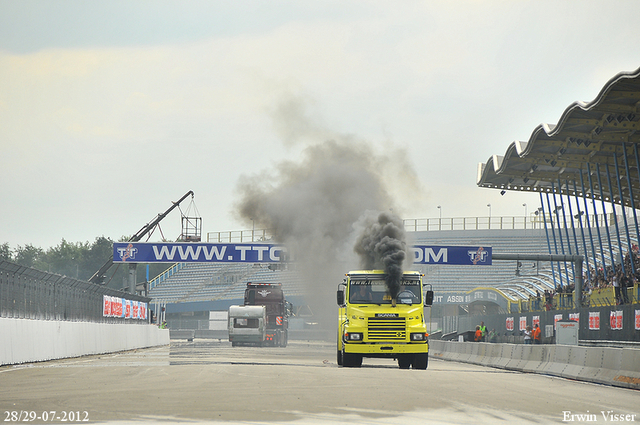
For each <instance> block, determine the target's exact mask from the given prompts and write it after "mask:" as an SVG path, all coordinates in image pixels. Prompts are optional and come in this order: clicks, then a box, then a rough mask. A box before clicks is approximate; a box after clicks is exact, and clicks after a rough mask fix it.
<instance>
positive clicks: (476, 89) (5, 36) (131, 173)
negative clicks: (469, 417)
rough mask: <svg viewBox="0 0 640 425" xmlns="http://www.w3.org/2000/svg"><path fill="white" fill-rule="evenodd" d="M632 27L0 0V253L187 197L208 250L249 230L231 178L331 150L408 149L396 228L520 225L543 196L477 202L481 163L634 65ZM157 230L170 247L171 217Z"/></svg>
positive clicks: (484, 9)
mask: <svg viewBox="0 0 640 425" xmlns="http://www.w3.org/2000/svg"><path fill="white" fill-rule="evenodd" d="M639 16H640V2H638V1H635V0H630V1H615V2H607V1H588V0H579V1H538V0H536V1H514V0H508V1H507V0H505V1H491V0H483V1H450V0H447V1H422V2H421V1H402V2H400V1H394V2H390V1H386V0H385V1H344V0H340V1H300V0H296V1H274V0H270V1H241V2H238V1H159V0H153V1H132V0H123V1H114V0H109V1H90V2H88V1H55V2H53V1H25V0H20V1H6V0H0V146H1V149H2V151H1V152H2V154H1V155H0V200H1V201H0V202H1V205H2V208H0V243H4V242H8V243H9V244H10V245H11V246H12V247H15V246H17V245H26V244H33V245H36V246H40V247H43V248H48V247H50V246H54V245H56V244H58V243H59V242H60V241H61V240H62V238H65V239H66V240H67V241H71V242H84V241H90V242H91V241H93V240H94V239H95V237H97V236H106V237H110V238H112V239H118V238H119V237H121V236H122V235H132V234H133V233H135V232H136V231H138V229H140V228H141V227H142V226H143V225H144V224H145V223H147V222H149V221H151V220H152V219H153V218H154V217H155V216H156V215H157V214H158V213H160V212H163V211H164V210H166V209H167V208H169V207H170V206H171V201H176V200H177V199H179V198H180V197H181V196H182V195H183V194H185V193H186V192H187V191H189V190H193V191H194V192H195V206H196V207H197V209H198V211H199V213H200V215H201V216H202V218H203V229H204V232H205V233H206V232H215V231H226V230H239V229H248V228H251V223H246V222H243V221H241V220H240V217H239V215H238V214H237V213H236V212H235V211H234V204H235V203H236V202H237V200H238V199H237V194H236V189H237V184H238V181H239V179H240V178H241V177H242V176H246V175H255V174H261V173H263V172H265V171H267V172H266V173H265V175H268V170H271V169H273V167H274V166H276V165H277V164H279V163H281V162H282V161H284V160H290V161H293V162H295V161H296V160H298V159H299V158H300V157H301V155H302V151H303V149H304V148H305V146H309V145H313V144H317V143H322V142H323V141H324V140H323V138H324V137H327V135H331V134H336V135H351V136H354V137H357V138H358V140H364V141H366V142H367V143H369V144H370V146H371V149H372V152H376V153H377V154H382V155H383V154H384V152H385V149H389V150H397V149H400V150H405V151H406V153H407V157H408V158H409V160H410V162H411V165H412V166H413V167H414V168H415V170H416V175H417V176H418V179H419V182H417V183H418V186H421V187H422V188H423V190H420V191H419V192H420V193H415V203H413V202H412V200H411V197H409V199H407V195H406V194H403V196H404V197H405V199H404V205H405V207H404V209H403V214H404V218H429V217H432V218H433V217H438V213H439V210H438V209H437V206H438V205H441V207H442V215H443V217H465V216H466V217H474V216H487V215H488V214H489V211H488V210H489V209H488V208H487V204H489V203H490V204H491V205H492V207H491V213H492V215H493V216H513V215H520V216H521V215H524V207H523V206H522V204H523V203H527V205H528V207H527V208H528V211H529V212H531V211H533V210H534V209H535V208H536V207H537V206H538V203H539V200H538V198H537V195H535V194H529V195H526V194H519V193H516V192H508V193H507V194H506V195H505V196H500V194H499V191H497V190H490V189H482V188H478V187H477V186H476V176H477V166H478V163H480V162H486V161H487V159H488V158H489V157H490V156H491V155H493V154H501V155H502V154H504V152H505V151H506V149H507V146H508V145H509V144H510V143H511V142H513V141H515V140H527V139H528V138H529V136H530V135H531V133H532V131H533V130H534V128H535V126H536V125H538V124H540V123H542V122H547V123H556V122H557V121H558V119H559V118H560V116H561V114H562V112H563V111H564V110H565V109H566V108H567V107H568V106H569V105H570V104H571V103H572V102H574V101H577V100H580V101H590V100H593V98H594V97H595V96H596V95H597V94H598V92H599V91H600V89H601V88H602V87H603V86H604V84H605V83H606V82H607V81H608V80H609V79H610V78H611V77H613V76H614V75H615V74H617V73H618V72H621V71H633V70H635V69H636V68H638V67H640V43H638V40H640V25H638V17H639ZM282 111H289V112H290V114H289V117H288V119H287V120H283V119H282V115H283V113H282ZM292 134H293V135H298V136H300V135H301V134H303V135H304V137H305V138H306V140H305V142H304V143H295V144H294V143H290V138H291V137H292ZM265 178H266V177H265ZM412 204H413V207H412V206H411V205H412ZM188 205H189V203H188V202H186V203H183V205H182V208H183V210H185V209H186V208H187V206H188ZM407 205H408V206H407ZM389 207H390V208H393V207H394V206H393V205H390V206H389ZM161 228H162V231H163V234H164V236H165V237H167V238H169V239H175V238H176V237H177V236H178V235H179V233H180V214H179V212H174V213H172V214H171V215H170V216H169V217H167V218H166V219H165V220H164V221H163V222H162V225H161ZM158 237H160V236H159V235H158ZM153 240H157V239H156V238H154V239H153Z"/></svg>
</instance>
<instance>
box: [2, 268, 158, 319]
mask: <svg viewBox="0 0 640 425" xmlns="http://www.w3.org/2000/svg"><path fill="white" fill-rule="evenodd" d="M105 295H108V296H111V297H119V298H124V299H127V300H132V301H140V302H144V303H149V302H150V301H151V299H150V298H147V297H142V296H139V295H134V294H128V293H125V292H121V291H117V290H115V289H111V288H107V287H105V286H102V285H97V284H94V283H89V282H85V281H82V280H78V279H73V278H70V277H67V276H61V275H58V274H53V273H47V272H43V271H40V270H36V269H33V268H29V267H24V266H20V265H18V264H14V263H10V262H8V261H0V317H6V318H16V319H35V320H68V321H85V322H102V323H124V322H131V323H140V320H135V319H124V318H119V317H117V318H116V317H105V316H104V315H103V301H104V296H105Z"/></svg>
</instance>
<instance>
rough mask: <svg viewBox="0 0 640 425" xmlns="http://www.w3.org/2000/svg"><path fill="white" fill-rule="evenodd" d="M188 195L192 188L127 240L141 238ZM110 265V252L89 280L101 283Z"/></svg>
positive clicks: (111, 262) (191, 192)
mask: <svg viewBox="0 0 640 425" xmlns="http://www.w3.org/2000/svg"><path fill="white" fill-rule="evenodd" d="M189 195H191V196H193V191H192V190H190V191H188V192H187V193H185V195H184V196H183V197H182V198H180V199H179V200H178V201H177V202H173V201H172V204H173V205H171V207H169V209H167V210H166V211H165V212H163V213H162V214H158V216H157V217H156V218H155V219H154V220H153V221H152V222H150V223H147V224H145V225H144V226H142V228H141V229H140V230H138V231H137V232H136V234H135V235H133V236H131V238H129V240H128V241H127V242H138V241H139V240H140V239H142V238H143V237H144V236H145V235H146V234H147V233H149V232H150V231H151V230H152V229H153V228H154V227H156V226H157V225H158V224H159V223H160V221H162V219H163V218H165V217H166V216H167V215H168V214H169V213H170V212H171V211H173V210H174V208H176V207H177V206H178V205H180V203H181V202H182V201H184V200H185V199H186V198H187V197H188V196H189ZM112 265H113V254H111V256H110V257H109V259H108V260H107V262H106V263H104V265H103V266H102V267H100V269H99V270H98V271H97V272H95V273H94V274H93V276H91V278H90V279H89V282H92V283H102V280H103V279H104V275H105V273H106V272H107V271H108V270H109V269H110V268H111V266H112Z"/></svg>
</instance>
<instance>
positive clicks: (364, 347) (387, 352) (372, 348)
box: [344, 342, 429, 357]
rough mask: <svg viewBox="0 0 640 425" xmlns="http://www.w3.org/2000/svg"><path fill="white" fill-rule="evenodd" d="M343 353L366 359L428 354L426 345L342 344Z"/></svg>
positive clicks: (427, 345)
mask: <svg viewBox="0 0 640 425" xmlns="http://www.w3.org/2000/svg"><path fill="white" fill-rule="evenodd" d="M344 352H345V353H352V354H362V355H364V356H368V357H394V356H395V355H396V354H413V353H428V352H429V344H428V343H424V342H423V343H411V344H408V343H403V344H398V343H388V344H385V343H375V344H366V343H355V344H354V343H344Z"/></svg>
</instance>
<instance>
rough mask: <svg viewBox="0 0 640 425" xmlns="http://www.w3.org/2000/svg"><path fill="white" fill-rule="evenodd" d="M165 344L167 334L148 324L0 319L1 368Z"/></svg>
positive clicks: (163, 330) (167, 341) (165, 331)
mask: <svg viewBox="0 0 640 425" xmlns="http://www.w3.org/2000/svg"><path fill="white" fill-rule="evenodd" d="M168 344H169V331H168V330H167V329H158V327H157V326H154V325H148V324H124V323H122V324H120V323H118V324H113V323H93V322H66V321H55V320H29V319H10V318H0V365H9V364H19V363H28V362H38V361H46V360H53V359H62V358H67V357H80V356H85V355H91V354H104V353H114V352H117V351H126V350H132V349H136V348H145V347H154V346H158V345H168Z"/></svg>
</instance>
